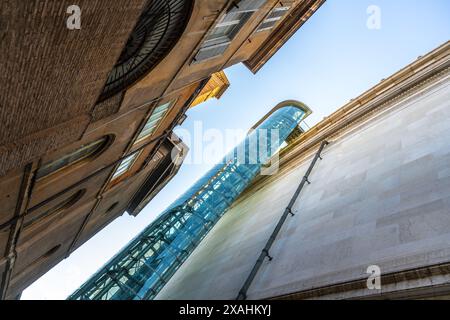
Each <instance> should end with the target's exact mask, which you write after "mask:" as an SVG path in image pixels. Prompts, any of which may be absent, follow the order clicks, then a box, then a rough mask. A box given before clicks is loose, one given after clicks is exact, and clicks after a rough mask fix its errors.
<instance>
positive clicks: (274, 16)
mask: <svg viewBox="0 0 450 320" xmlns="http://www.w3.org/2000/svg"><path fill="white" fill-rule="evenodd" d="M290 8H291V7H289V6H283V7H278V8H275V9H273V10H272V12H271V13H270V14H269V15H268V16H267V18H266V19H264V21H263V22H262V23H261V24H260V25H259V27H258V29H257V30H256V32H261V31H266V30H270V29H272V28H273V27H274V26H275V25H276V24H277V22H278V21H280V20H281V19H282V18H283V17H284V15H285V14H286V13H287V12H288V11H289V9H290Z"/></svg>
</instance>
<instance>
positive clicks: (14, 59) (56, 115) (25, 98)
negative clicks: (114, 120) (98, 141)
mask: <svg viewBox="0 0 450 320" xmlns="http://www.w3.org/2000/svg"><path fill="white" fill-rule="evenodd" d="M145 1H146V0H115V1H110V0H76V1H68V0H41V1H38V0H29V1H23V0H22V1H20V0H14V1H11V0H6V1H5V0H3V1H1V2H0V39H1V41H0V70H1V72H0V146H3V145H6V144H9V145H10V144H11V143H13V142H14V141H17V140H19V139H22V138H24V137H29V138H27V140H32V138H31V135H32V134H35V133H37V132H39V131H41V130H44V129H48V128H51V127H54V126H57V125H59V124H61V123H63V122H66V121H70V120H71V119H74V118H75V117H79V116H82V115H87V114H89V113H90V112H91V111H92V110H93V107H94V104H95V102H96V100H97V98H98V96H99V94H100V92H101V90H102V88H103V85H104V83H105V81H106V78H107V75H108V73H109V71H110V70H111V69H112V67H113V66H114V64H115V62H116V61H117V58H118V56H119V55H120V53H121V51H122V48H123V46H124V45H125V43H126V41H127V39H128V36H129V34H130V32H131V30H132V29H133V27H134V25H135V23H136V21H137V19H138V17H139V14H140V12H141V9H142V6H143V4H144V3H145ZM73 4H76V5H78V6H79V7H80V8H81V10H82V13H81V29H80V30H69V29H68V28H67V26H66V21H67V18H68V17H69V16H70V14H68V13H66V11H67V8H68V7H69V6H70V5H73ZM78 126H80V127H81V126H84V128H85V127H86V126H87V123H85V122H79V123H78ZM80 129H81V128H80ZM58 135H59V137H58V139H54V141H53V142H52V147H53V148H57V147H60V146H62V145H64V144H67V143H69V142H73V141H74V140H73V139H76V138H79V136H77V135H75V136H73V135H72V132H68V133H67V134H66V133H65V132H64V131H60V132H58ZM50 136H53V135H52V134H50ZM50 139H52V138H50ZM56 140H57V141H56ZM21 145H23V144H21ZM47 149H48V147H47V148H45V147H44V148H36V146H35V145H33V144H31V145H29V146H28V147H25V149H22V150H21V151H20V153H21V154H22V158H23V159H22V160H23V161H26V159H25V158H27V157H28V156H31V157H32V156H36V154H38V155H39V153H42V152H41V151H43V152H45V150H47ZM11 151H12V150H9V149H8V148H6V149H5V148H3V150H2V151H0V168H1V169H0V175H1V172H2V171H5V170H7V168H6V167H5V168H3V166H4V165H5V163H4V161H5V159H6V160H7V161H11V160H13V159H15V156H13V155H12V154H5V152H11ZM1 159H3V160H1ZM2 161H3V163H2ZM19 163H20V164H21V163H22V161H19Z"/></svg>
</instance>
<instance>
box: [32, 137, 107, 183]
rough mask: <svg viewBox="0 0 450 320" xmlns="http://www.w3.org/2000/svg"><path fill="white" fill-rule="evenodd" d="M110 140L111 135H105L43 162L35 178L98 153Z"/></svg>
mask: <svg viewBox="0 0 450 320" xmlns="http://www.w3.org/2000/svg"><path fill="white" fill-rule="evenodd" d="M111 141H112V137H111V136H105V137H103V138H101V139H99V140H97V141H94V142H91V143H88V144H85V145H83V146H81V147H80V148H78V149H77V150H75V151H73V152H71V153H69V154H66V155H65V156H63V157H61V158H59V159H57V160H55V161H51V162H48V163H45V164H44V165H42V166H41V168H39V170H38V171H37V173H36V178H37V179H40V178H43V177H46V176H48V175H50V174H52V173H55V172H56V171H59V170H60V169H63V168H65V167H67V166H70V165H73V164H75V163H78V162H80V161H82V160H85V159H87V158H90V157H93V156H96V155H99V154H100V153H101V152H103V151H104V150H105V149H106V147H108V146H109V145H110V143H111Z"/></svg>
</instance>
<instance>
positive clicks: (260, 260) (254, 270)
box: [236, 141, 329, 300]
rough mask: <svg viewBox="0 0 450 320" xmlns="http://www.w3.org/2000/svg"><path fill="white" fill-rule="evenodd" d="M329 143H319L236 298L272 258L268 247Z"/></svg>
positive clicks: (245, 293)
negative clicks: (264, 263)
mask: <svg viewBox="0 0 450 320" xmlns="http://www.w3.org/2000/svg"><path fill="white" fill-rule="evenodd" d="M328 144H329V142H328V141H323V142H322V144H321V145H320V148H319V151H317V153H316V155H315V157H314V159H313V161H312V162H311V164H310V166H309V168H308V170H307V171H306V174H305V175H304V176H303V179H302V181H301V182H300V185H299V186H298V188H297V190H296V191H295V193H294V195H293V196H292V198H291V200H290V201H289V204H288V206H287V207H286V209H285V210H284V212H283V214H282V216H281V217H280V219H279V220H278V223H277V225H276V226H275V229H274V230H273V232H272V234H271V235H270V237H269V240H267V243H266V245H265V246H264V248H263V249H262V250H261V254H260V255H259V257H258V260H256V263H255V265H254V266H253V268H252V270H251V272H250V274H249V275H248V277H247V279H246V280H245V282H244V285H243V286H242V288H241V290H239V294H238V296H237V297H236V300H246V299H247V291H248V289H249V288H250V286H251V284H252V282H253V280H254V279H255V277H256V275H257V273H258V271H259V269H260V268H261V266H262V264H263V262H264V260H265V259H266V258H268V259H269V261H272V260H273V257H272V256H270V249H271V248H272V245H273V243H274V242H275V240H276V238H277V236H278V234H279V233H280V230H281V227H282V226H283V224H284V222H285V221H286V219H287V217H288V216H289V215H291V216H294V213H293V212H292V208H293V206H294V204H295V203H296V202H297V200H298V197H299V195H300V192H301V191H302V190H303V187H304V186H305V184H310V183H311V182H310V181H309V176H310V175H311V172H312V170H313V168H314V166H315V165H316V162H317V160H319V159H320V160H322V157H321V153H322V151H323V149H324V148H325V147H326V146H327V145H328Z"/></svg>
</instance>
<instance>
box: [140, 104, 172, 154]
mask: <svg viewBox="0 0 450 320" xmlns="http://www.w3.org/2000/svg"><path fill="white" fill-rule="evenodd" d="M176 102H177V99H173V100H170V101H168V102H166V103H162V104H158V105H157V106H156V107H155V108H154V109H153V110H152V112H151V114H150V116H149V117H148V118H147V119H146V120H145V124H144V126H143V127H142V128H141V129H140V131H139V134H137V135H136V140H135V141H134V143H133V147H134V146H135V145H137V144H139V143H141V142H143V141H145V140H146V139H148V138H150V137H151V136H152V135H153V133H154V132H155V131H157V130H158V129H159V127H160V126H161V123H162V121H163V120H164V119H165V118H166V117H167V115H168V114H169V113H170V110H171V108H172V107H173V106H174V105H175V104H176ZM165 105H168V107H167V108H166V109H165V110H164V112H163V115H162V117H161V118H159V119H158V121H157V123H156V125H155V126H154V127H153V128H152V130H151V131H150V132H149V133H148V134H145V135H142V134H143V132H144V129H145V127H146V126H147V124H149V121H150V119H151V118H152V116H154V115H155V111H156V110H157V109H158V108H159V107H162V106H165Z"/></svg>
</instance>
